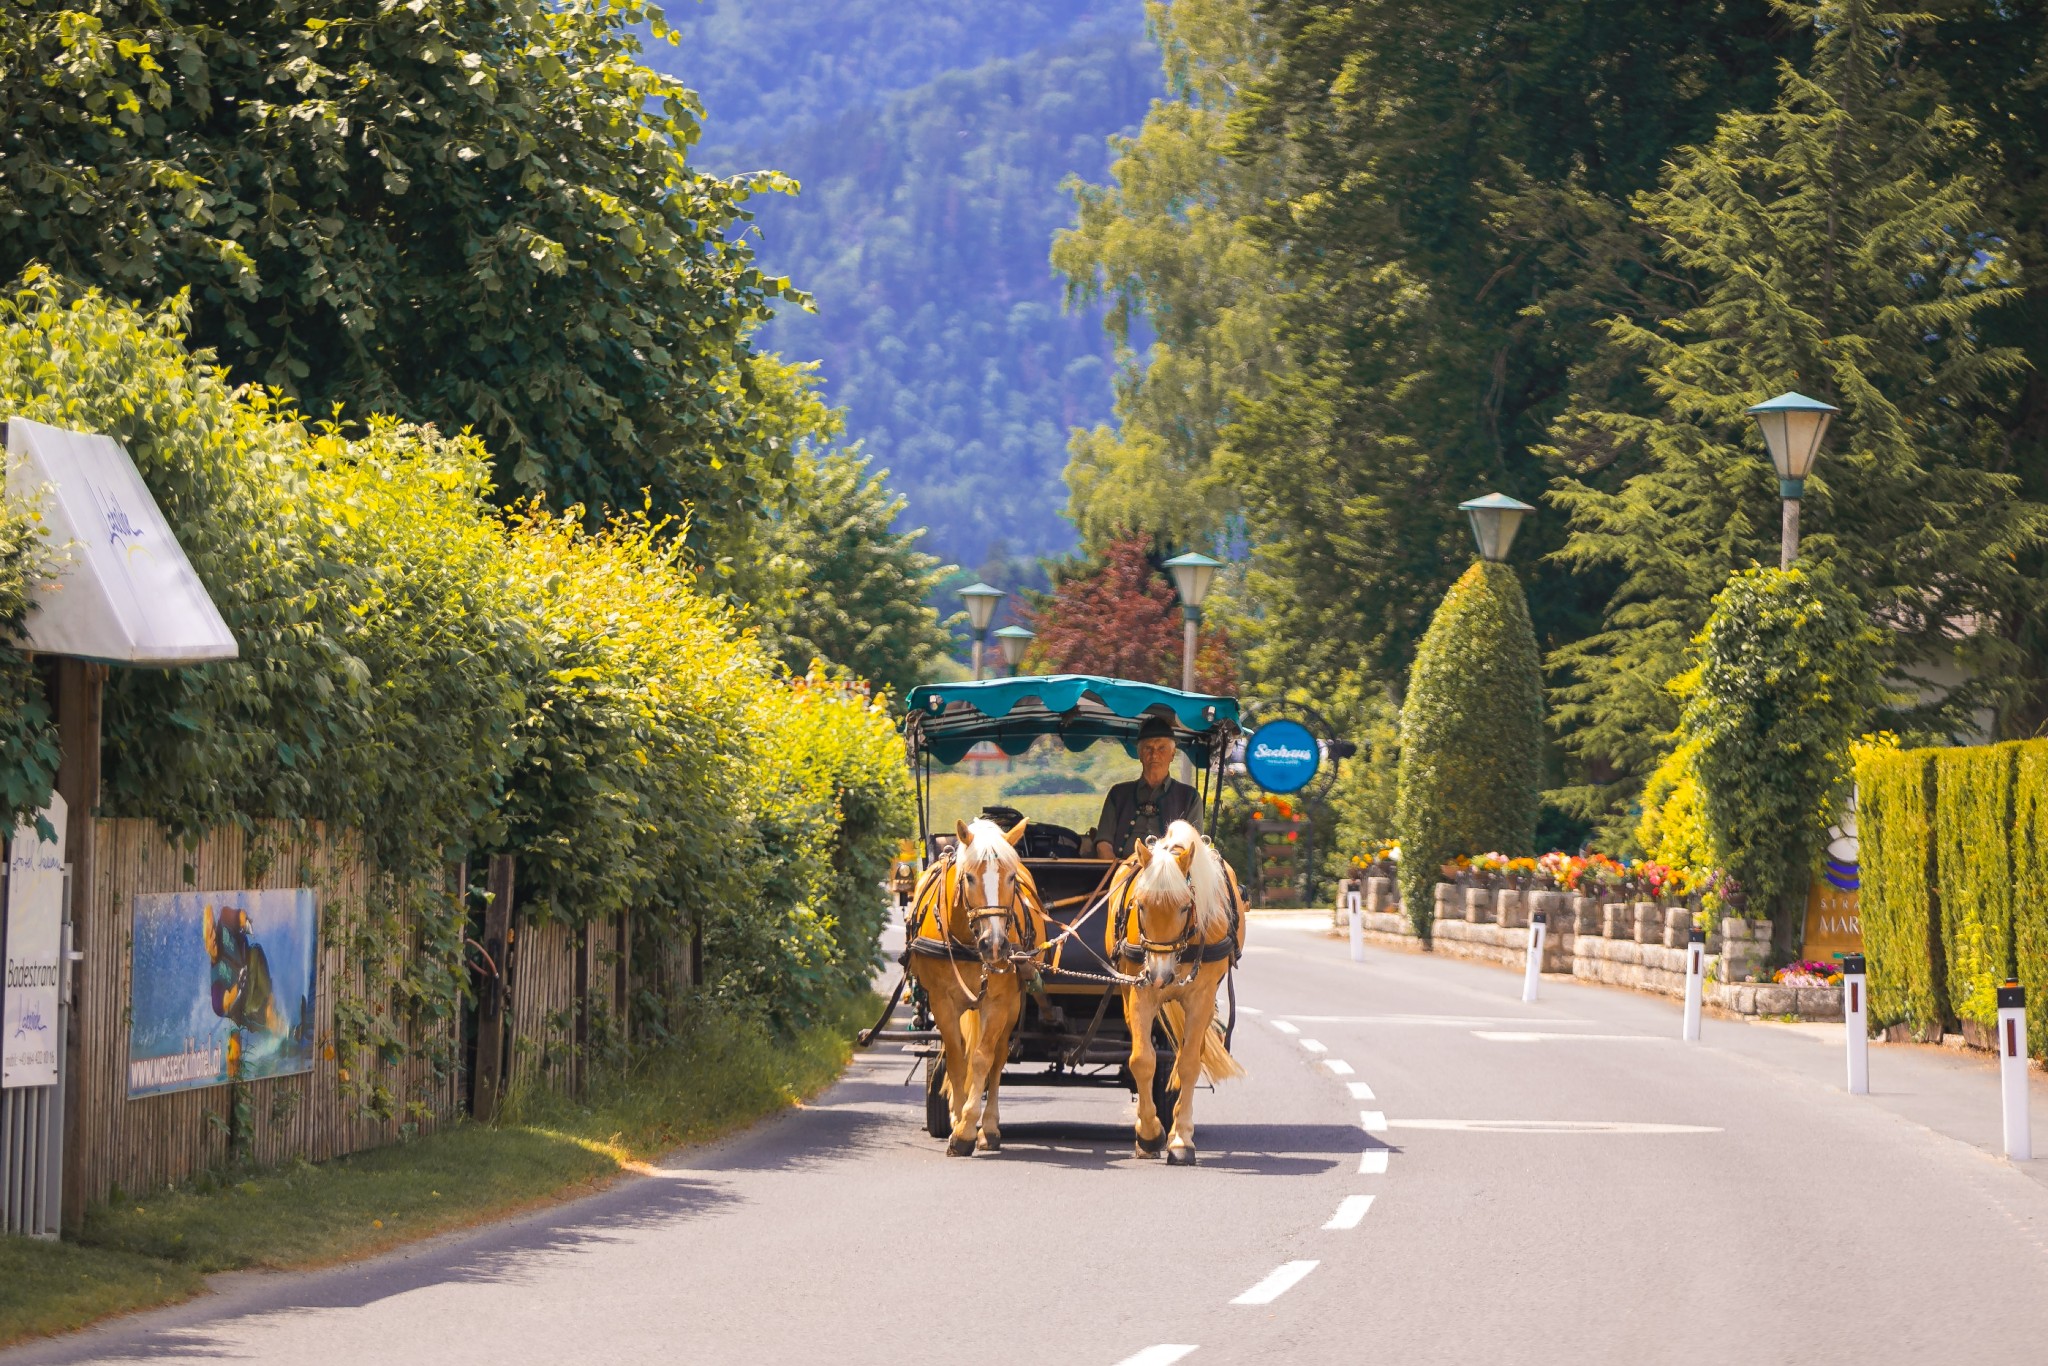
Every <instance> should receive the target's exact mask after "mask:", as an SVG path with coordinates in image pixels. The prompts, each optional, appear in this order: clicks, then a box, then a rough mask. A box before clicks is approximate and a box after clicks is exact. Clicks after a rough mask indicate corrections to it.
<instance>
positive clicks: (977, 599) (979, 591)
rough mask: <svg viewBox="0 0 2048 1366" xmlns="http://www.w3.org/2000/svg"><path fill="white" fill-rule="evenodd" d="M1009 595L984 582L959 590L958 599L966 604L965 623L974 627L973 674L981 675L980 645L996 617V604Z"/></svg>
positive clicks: (976, 676) (977, 677) (978, 677)
mask: <svg viewBox="0 0 2048 1366" xmlns="http://www.w3.org/2000/svg"><path fill="white" fill-rule="evenodd" d="M1008 596H1010V595H1009V594H1008V593H1005V592H1004V591H1003V590H1002V589H1000V588H991V587H989V586H988V585H987V584H985V583H972V584H969V585H968V586H967V587H965V588H963V589H961V590H960V601H962V602H964V603H966V604H967V624H968V625H969V626H970V627H972V628H973V629H974V676H975V678H976V679H977V680H978V679H980V677H981V647H982V644H983V639H984V637H985V636H987V634H988V624H989V623H990V622H991V621H994V620H995V619H996V604H997V603H999V602H1001V601H1002V600H1003V599H1004V598H1007V597H1008Z"/></svg>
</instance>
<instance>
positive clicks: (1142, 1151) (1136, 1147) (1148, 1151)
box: [1131, 1138, 1159, 1158]
mask: <svg viewBox="0 0 2048 1366" xmlns="http://www.w3.org/2000/svg"><path fill="white" fill-rule="evenodd" d="M1131 1156H1132V1157H1143V1158H1156V1157H1158V1156H1159V1149H1157V1148H1148V1147H1146V1146H1145V1140H1144V1139H1142V1138H1141V1139H1139V1140H1138V1141H1137V1142H1136V1143H1133V1144H1132V1145H1131Z"/></svg>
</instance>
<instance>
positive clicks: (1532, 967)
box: [1522, 911, 1549, 1001]
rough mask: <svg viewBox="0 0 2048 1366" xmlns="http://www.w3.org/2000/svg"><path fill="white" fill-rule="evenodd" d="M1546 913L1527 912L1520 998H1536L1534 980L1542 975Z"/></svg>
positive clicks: (1527, 999)
mask: <svg viewBox="0 0 2048 1366" xmlns="http://www.w3.org/2000/svg"><path fill="white" fill-rule="evenodd" d="M1548 918H1549V917H1548V915H1547V914H1546V913H1545V912H1543V911H1532V912H1530V913H1529V957H1528V960H1527V961H1526V962H1524V963H1523V964H1522V999H1523V1000H1524V1001H1533V1000H1535V999H1536V981H1537V979H1538V978H1539V977H1541V976H1542V975H1543V939H1544V936H1545V934H1546V933H1547V932H1548V927H1547V926H1546V925H1545V923H1544V922H1545V921H1546V920H1547V919H1548Z"/></svg>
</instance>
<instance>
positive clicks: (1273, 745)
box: [1244, 721, 1323, 793]
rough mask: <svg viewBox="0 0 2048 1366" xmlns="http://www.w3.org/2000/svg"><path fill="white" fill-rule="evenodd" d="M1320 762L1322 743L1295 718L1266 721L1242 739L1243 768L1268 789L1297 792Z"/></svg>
mask: <svg viewBox="0 0 2048 1366" xmlns="http://www.w3.org/2000/svg"><path fill="white" fill-rule="evenodd" d="M1322 762H1323V751H1322V746H1321V745H1319V744H1317V743H1316V737H1315V736H1314V735H1313V734H1311V733H1310V731H1309V728H1308V727H1307V726H1304V725H1302V724H1301V722H1299V721H1268V722H1267V723H1266V724H1265V725H1263V726H1260V727H1259V728H1258V729H1257V730H1255V731H1253V732H1252V734H1251V738H1250V739H1248V740H1246V741H1245V742H1244V771H1245V772H1246V773H1248V774H1250V775H1251V780H1252V781H1253V782H1255V783H1257V784H1258V785H1259V786H1260V787H1262V788H1264V789H1265V790H1266V791H1268V792H1283V793H1284V792H1299V791H1301V789H1303V788H1304V787H1307V786H1308V783H1309V779H1311V778H1313V777H1315V776H1316V770H1317V769H1318V768H1320V767H1321V766H1322Z"/></svg>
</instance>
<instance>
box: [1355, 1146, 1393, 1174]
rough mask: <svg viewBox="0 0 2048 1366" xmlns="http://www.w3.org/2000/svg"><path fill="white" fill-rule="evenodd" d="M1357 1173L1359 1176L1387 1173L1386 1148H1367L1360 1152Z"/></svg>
mask: <svg viewBox="0 0 2048 1366" xmlns="http://www.w3.org/2000/svg"><path fill="white" fill-rule="evenodd" d="M1358 1174H1359V1175H1360V1176H1385V1175H1386V1174H1387V1150H1386V1149H1385V1148H1367V1149H1366V1150H1365V1151H1364V1152H1362V1153H1360V1154H1359V1155H1358Z"/></svg>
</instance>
